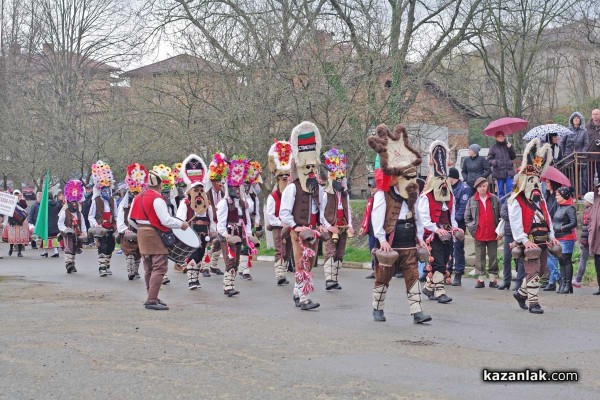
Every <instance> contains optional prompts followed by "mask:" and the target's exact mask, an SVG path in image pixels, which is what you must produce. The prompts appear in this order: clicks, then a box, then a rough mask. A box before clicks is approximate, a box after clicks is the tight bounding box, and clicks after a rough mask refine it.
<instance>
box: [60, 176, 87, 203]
mask: <svg viewBox="0 0 600 400" xmlns="http://www.w3.org/2000/svg"><path fill="white" fill-rule="evenodd" d="M64 193H65V199H67V202H69V203H71V202H73V201H75V202H77V203H79V202H81V201H82V200H83V197H84V189H83V183H82V182H81V181H80V180H78V179H72V180H70V181H69V182H67V184H66V185H65V189H64Z"/></svg>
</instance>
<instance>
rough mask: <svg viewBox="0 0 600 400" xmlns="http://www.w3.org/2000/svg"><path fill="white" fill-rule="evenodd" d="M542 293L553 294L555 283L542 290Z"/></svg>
mask: <svg viewBox="0 0 600 400" xmlns="http://www.w3.org/2000/svg"><path fill="white" fill-rule="evenodd" d="M542 290H543V291H544V292H554V291H555V290H556V283H550V284H548V286H546V287H545V288H543V289H542Z"/></svg>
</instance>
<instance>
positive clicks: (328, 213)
mask: <svg viewBox="0 0 600 400" xmlns="http://www.w3.org/2000/svg"><path fill="white" fill-rule="evenodd" d="M324 164H325V168H327V171H328V172H329V174H328V185H327V189H326V190H325V195H324V196H323V198H322V200H321V203H322V204H321V207H322V208H323V213H322V214H321V224H322V225H323V227H324V228H325V229H327V230H328V231H329V232H330V233H331V234H332V235H331V240H329V241H327V242H326V243H325V264H324V266H323V269H324V272H325V289H326V290H331V289H341V288H342V286H341V285H340V284H339V283H338V274H339V271H340V268H341V267H342V261H343V258H344V252H345V251H346V241H347V240H348V238H349V237H352V236H353V235H354V228H352V210H351V209H350V203H349V202H348V200H349V196H348V190H347V187H346V154H344V152H343V151H339V150H338V149H336V148H331V149H330V150H329V151H328V152H326V153H325V155H324Z"/></svg>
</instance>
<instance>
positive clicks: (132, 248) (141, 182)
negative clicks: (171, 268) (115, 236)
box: [117, 163, 148, 281]
mask: <svg viewBox="0 0 600 400" xmlns="http://www.w3.org/2000/svg"><path fill="white" fill-rule="evenodd" d="M125 183H126V184H127V188H128V189H127V194H125V197H123V200H121V203H119V208H118V210H117V230H118V231H119V235H120V241H121V250H123V254H125V259H126V260H127V278H128V279H129V280H130V281H132V280H134V279H139V278H140V274H139V269H140V261H141V259H142V255H141V253H140V249H139V246H138V241H137V230H136V229H135V227H134V226H133V225H131V223H130V222H129V213H130V211H131V205H132V204H133V199H134V198H135V197H136V196H137V195H138V194H140V193H141V192H143V191H144V190H146V187H147V186H148V170H147V169H146V167H144V166H143V165H142V164H139V163H133V164H130V165H128V166H127V168H126V177H125Z"/></svg>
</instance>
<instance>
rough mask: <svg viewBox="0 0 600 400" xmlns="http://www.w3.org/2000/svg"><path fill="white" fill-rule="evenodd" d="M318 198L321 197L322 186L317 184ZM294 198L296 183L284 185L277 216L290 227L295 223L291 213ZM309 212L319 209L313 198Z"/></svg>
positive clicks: (313, 212)
mask: <svg viewBox="0 0 600 400" xmlns="http://www.w3.org/2000/svg"><path fill="white" fill-rule="evenodd" d="M319 198H320V199H322V198H323V188H322V187H321V186H320V185H319ZM295 200H296V185H295V184H294V183H290V184H289V185H287V186H286V188H285V190H284V191H283V193H282V194H281V207H280V208H279V218H281V221H282V222H283V224H284V225H287V226H289V227H290V228H294V227H295V226H296V225H297V224H296V221H294V216H293V215H292V209H293V208H294V201H295ZM311 200H312V201H311V213H312V214H315V213H316V212H317V211H319V209H318V206H317V203H316V202H315V199H314V198H313V199H311ZM322 213H323V207H322V204H321V214H322Z"/></svg>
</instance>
